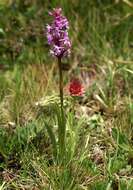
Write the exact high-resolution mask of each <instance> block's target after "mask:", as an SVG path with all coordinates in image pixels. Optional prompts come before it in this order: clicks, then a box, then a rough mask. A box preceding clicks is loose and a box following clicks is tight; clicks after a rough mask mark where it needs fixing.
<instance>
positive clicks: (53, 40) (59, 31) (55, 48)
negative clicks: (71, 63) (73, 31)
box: [46, 8, 71, 58]
mask: <svg viewBox="0 0 133 190" xmlns="http://www.w3.org/2000/svg"><path fill="white" fill-rule="evenodd" d="M49 15H50V16H52V17H53V21H52V23H51V24H50V25H47V27H46V28H47V40H48V44H49V45H50V47H51V49H50V53H51V54H52V55H54V56H56V57H57V58H62V57H65V56H68V55H69V54H70V48H71V42H70V39H69V37H68V29H69V23H68V20H67V18H66V17H65V16H63V15H62V9H61V8H56V9H53V11H52V12H49Z"/></svg>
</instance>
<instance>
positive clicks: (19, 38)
mask: <svg viewBox="0 0 133 190" xmlns="http://www.w3.org/2000/svg"><path fill="white" fill-rule="evenodd" d="M57 6H59V7H62V9H63V11H64V14H65V15H66V16H67V18H68V19H69V22H70V38H71V40H72V53H71V57H70V58H69V59H68V60H64V85H65V88H64V91H65V95H66V97H65V102H66V110H67V156H68V158H66V163H67V164H66V167H64V168H61V167H58V166H57V165H56V163H53V157H52V145H51V142H50V139H49V137H48V134H47V131H46V129H45V126H44V120H49V119H50V123H51V125H52V129H53V130H54V132H55V134H56V133H57V123H56V120H55V117H54V114H53V113H52V108H53V105H54V103H55V102H57V103H58V102H59V99H58V95H57V93H58V89H57V83H58V73H57V68H56V67H57V66H56V60H55V59H53V58H51V57H50V55H49V47H48V45H47V41H46V36H45V26H46V24H47V23H48V22H49V16H48V11H49V10H51V9H52V8H53V7H57ZM132 21H133V3H132V1H131V0H130V1H127V0H123V1H122V0H121V1H120V0H114V1H111V0H108V1H105V0H84V1H81V0H71V1H70V0H60V1H59V0H53V1H48V0H23V1H22V0H4V1H3V0H0V89H1V90H0V190H4V189H6V190H8V189H9V190H11V189H15V190H17V189H18V190H19V189H24V190H41V189H42V190H47V189H48V190H51V189H52V190H63V189H64V190H65V189H66V190H71V189H75V190H82V189H83V190H84V189H85V190H132V189H133V180H132V178H133V169H132V167H133V147H132V146H133V142H132V139H133V134H132V127H133V119H132V115H133V101H132V99H133V35H132V34H133V22H132ZM75 75H76V76H78V77H79V78H80V79H81V80H82V82H83V84H84V86H85V88H86V95H85V97H84V98H83V99H82V100H81V101H79V102H77V104H76V110H75V112H76V118H75V117H74V116H73V114H72V113H71V111H70V110H71V100H70V98H69V96H68V94H67V92H66V90H65V89H66V86H67V82H69V80H70V78H71V77H72V76H75Z"/></svg>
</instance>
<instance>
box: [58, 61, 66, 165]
mask: <svg viewBox="0 0 133 190" xmlns="http://www.w3.org/2000/svg"><path fill="white" fill-rule="evenodd" d="M58 68H59V91H60V103H61V114H60V117H61V123H60V125H59V147H60V148H59V149H60V160H61V162H62V161H63V160H62V159H63V157H64V155H65V154H64V153H65V132H66V124H65V115H64V104H63V101H64V97H63V72H62V63H61V58H58Z"/></svg>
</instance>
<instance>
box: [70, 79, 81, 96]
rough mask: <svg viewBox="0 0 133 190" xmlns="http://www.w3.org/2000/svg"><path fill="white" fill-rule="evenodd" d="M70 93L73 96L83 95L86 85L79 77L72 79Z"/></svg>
mask: <svg viewBox="0 0 133 190" xmlns="http://www.w3.org/2000/svg"><path fill="white" fill-rule="evenodd" d="M69 93H70V95H71V96H83V95H84V87H83V85H82V84H81V82H80V81H79V79H72V80H71V82H70V85H69Z"/></svg>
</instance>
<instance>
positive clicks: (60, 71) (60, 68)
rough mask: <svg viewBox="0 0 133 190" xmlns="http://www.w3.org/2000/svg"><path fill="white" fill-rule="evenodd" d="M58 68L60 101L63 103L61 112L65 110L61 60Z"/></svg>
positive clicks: (59, 59)
mask: <svg viewBox="0 0 133 190" xmlns="http://www.w3.org/2000/svg"><path fill="white" fill-rule="evenodd" d="M58 67H59V77H60V79H59V80H60V81H59V90H60V101H61V110H63V74H62V63H61V58H58Z"/></svg>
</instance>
